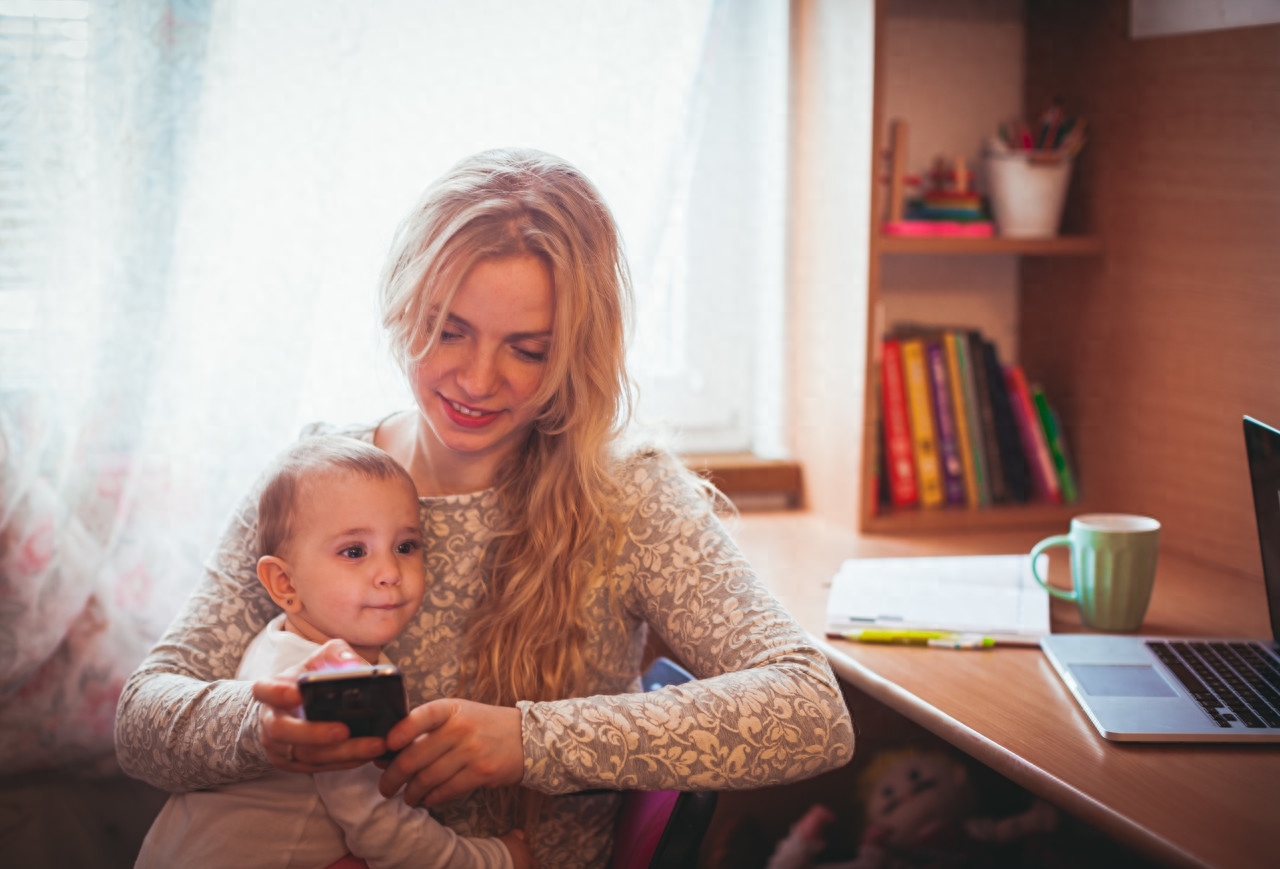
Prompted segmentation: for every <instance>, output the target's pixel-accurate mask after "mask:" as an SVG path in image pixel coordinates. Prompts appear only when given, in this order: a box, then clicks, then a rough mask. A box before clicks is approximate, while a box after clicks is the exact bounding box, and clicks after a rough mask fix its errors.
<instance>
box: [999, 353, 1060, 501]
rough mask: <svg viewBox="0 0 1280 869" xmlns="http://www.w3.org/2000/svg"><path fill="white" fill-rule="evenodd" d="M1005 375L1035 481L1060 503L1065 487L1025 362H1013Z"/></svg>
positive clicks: (1043, 494)
mask: <svg viewBox="0 0 1280 869" xmlns="http://www.w3.org/2000/svg"><path fill="white" fill-rule="evenodd" d="M1004 376H1005V383H1006V385H1007V387H1008V389H1009V402H1010V404H1012V405H1013V413H1014V419H1016V420H1017V422H1018V431H1019V433H1020V435H1021V437H1022V447H1023V449H1024V450H1025V451H1026V454H1027V464H1028V465H1030V466H1031V480H1032V484H1033V485H1034V486H1035V489H1036V492H1037V494H1039V495H1040V497H1042V498H1044V499H1045V500H1046V501H1052V502H1053V503H1055V504H1060V503H1062V487H1061V486H1060V485H1059V484H1058V472H1057V471H1056V470H1054V467H1053V458H1052V457H1051V456H1050V455H1049V444H1048V443H1047V442H1046V440H1045V436H1044V430H1043V429H1042V428H1041V427H1040V416H1039V414H1037V413H1036V409H1035V405H1033V404H1032V403H1031V392H1030V390H1028V389H1027V378H1026V375H1024V374H1023V372H1022V367H1021V366H1019V365H1010V366H1009V367H1007V368H1006V369H1005V372H1004Z"/></svg>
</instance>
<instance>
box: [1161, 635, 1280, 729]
mask: <svg viewBox="0 0 1280 869" xmlns="http://www.w3.org/2000/svg"><path fill="white" fill-rule="evenodd" d="M1147 647H1148V648H1149V649H1151V651H1152V652H1153V653H1155V656H1156V657H1157V658H1159V659H1160V661H1161V662H1162V663H1163V664H1164V665H1165V666H1166V667H1168V668H1169V670H1170V672H1172V673H1173V675H1174V676H1176V677H1177V678H1178V680H1179V681H1180V682H1182V684H1183V686H1185V687H1186V689H1187V690H1188V691H1189V692H1191V696H1192V697H1194V698H1195V700H1196V702H1197V703H1199V704H1200V707H1201V708H1202V709H1204V711H1205V712H1206V713H1207V714H1208V715H1209V717H1210V718H1211V719H1213V722H1214V723H1215V724H1217V725H1218V726H1219V727H1232V726H1234V725H1235V724H1236V723H1237V722H1238V723H1239V724H1242V725H1244V726H1245V727H1276V728H1280V659H1277V658H1276V656H1275V655H1274V654H1273V653H1272V652H1270V651H1269V650H1268V649H1267V647H1266V646H1264V645H1262V644H1261V643H1219V642H1205V641H1192V640H1187V641H1168V642H1166V641H1163V640H1148V641H1147Z"/></svg>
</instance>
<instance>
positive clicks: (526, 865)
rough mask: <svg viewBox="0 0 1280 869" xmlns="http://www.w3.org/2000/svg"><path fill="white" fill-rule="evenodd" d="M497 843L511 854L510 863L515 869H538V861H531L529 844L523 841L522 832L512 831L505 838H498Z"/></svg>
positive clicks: (531, 853)
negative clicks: (502, 845)
mask: <svg viewBox="0 0 1280 869" xmlns="http://www.w3.org/2000/svg"><path fill="white" fill-rule="evenodd" d="M498 841H499V842H501V843H502V844H504V845H506V846H507V850H508V851H510V852H511V862H512V864H514V866H515V869H538V861H537V860H535V859H533V852H531V851H530V850H529V843H528V842H526V841H525V840H524V830H512V831H511V832H510V833H507V834H506V835H505V836H499V837H498Z"/></svg>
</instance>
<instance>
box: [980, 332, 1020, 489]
mask: <svg viewBox="0 0 1280 869" xmlns="http://www.w3.org/2000/svg"><path fill="white" fill-rule="evenodd" d="M982 351H983V360H984V362H985V364H986V369H987V392H988V393H989V394H990V396H991V411H992V416H993V417H994V419H995V430H996V441H997V442H998V444H999V448H1000V468H1001V470H1002V471H1003V472H1004V482H1005V487H1006V490H1007V492H1008V500H1011V501H1018V502H1025V501H1029V500H1031V471H1030V468H1029V467H1028V462H1027V454H1026V452H1025V451H1024V450H1023V448H1022V437H1021V435H1019V433H1018V423H1017V420H1016V419H1015V418H1014V415H1013V406H1012V403H1011V402H1010V400H1009V387H1008V386H1007V385H1006V384H1005V378H1004V370H1003V369H1002V368H1001V367H1000V358H999V356H997V355H996V345H994V344H992V343H991V342H990V341H987V340H985V339H984V340H983V341H982Z"/></svg>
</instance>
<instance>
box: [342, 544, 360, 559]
mask: <svg viewBox="0 0 1280 869" xmlns="http://www.w3.org/2000/svg"><path fill="white" fill-rule="evenodd" d="M341 554H342V557H343V558H364V547H363V546H348V547H347V548H346V549H344V550H342V553H341Z"/></svg>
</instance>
